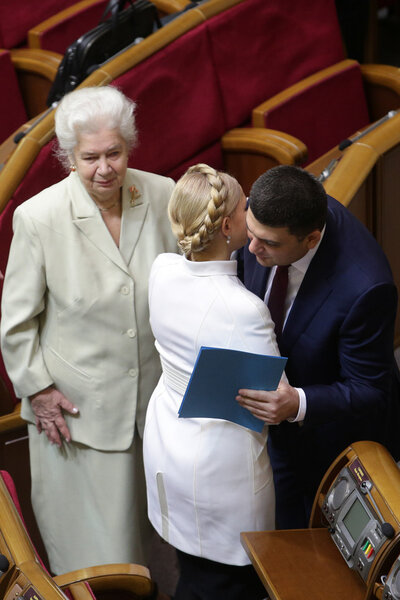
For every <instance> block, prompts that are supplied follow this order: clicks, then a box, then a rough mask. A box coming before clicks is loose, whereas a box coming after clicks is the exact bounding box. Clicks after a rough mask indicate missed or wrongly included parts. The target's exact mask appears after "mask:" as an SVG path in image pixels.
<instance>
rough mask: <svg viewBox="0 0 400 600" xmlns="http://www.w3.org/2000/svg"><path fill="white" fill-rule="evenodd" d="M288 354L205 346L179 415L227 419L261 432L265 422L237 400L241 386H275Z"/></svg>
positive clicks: (201, 349)
mask: <svg viewBox="0 0 400 600" xmlns="http://www.w3.org/2000/svg"><path fill="white" fill-rule="evenodd" d="M286 360H287V359H286V358H283V357H280V356H265V355H262V354H252V353H251V352H241V351H239V350H226V349H223V348H207V347H205V346H202V347H201V348H200V352H199V354H198V356H197V360H196V364H195V366H194V369H193V373H192V376H191V378H190V381H189V384H188V386H187V388H186V392H185V395H184V397H183V400H182V404H181V406H180V409H179V416H180V417H207V418H211V419H225V420H227V421H232V422H233V423H237V424H238V425H242V426H243V427H248V428H249V429H253V430H254V431H258V432H261V431H262V429H263V427H264V422H263V421H261V420H260V419H257V417H255V416H254V415H252V414H251V412H250V411H248V410H247V409H246V408H243V406H240V404H239V403H238V402H237V401H236V400H235V398H236V396H237V393H238V390H240V389H248V390H250V389H253V390H267V391H270V390H276V388H277V387H278V384H279V381H280V379H281V377H282V373H283V370H284V368H285V364H286Z"/></svg>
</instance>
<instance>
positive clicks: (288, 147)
mask: <svg viewBox="0 0 400 600" xmlns="http://www.w3.org/2000/svg"><path fill="white" fill-rule="evenodd" d="M221 144H222V152H223V155H224V166H225V169H226V170H227V171H228V172H229V173H231V174H232V175H234V176H235V177H236V178H237V180H238V181H239V183H240V185H241V186H242V188H243V191H244V193H245V194H248V193H249V191H250V187H251V186H252V184H253V182H254V181H255V180H256V179H257V177H259V176H260V175H261V174H262V173H264V172H265V171H267V170H268V169H270V168H271V167H275V166H277V165H280V164H284V165H299V164H302V163H303V162H304V161H305V160H306V158H307V148H306V146H305V145H304V144H303V142H301V141H300V140H298V139H297V138H295V137H293V136H291V135H289V134H287V133H283V132H281V131H275V130H273V129H266V128H263V127H261V128H258V127H245V128H240V129H231V130H230V131H227V132H226V133H225V134H224V135H223V137H222V138H221Z"/></svg>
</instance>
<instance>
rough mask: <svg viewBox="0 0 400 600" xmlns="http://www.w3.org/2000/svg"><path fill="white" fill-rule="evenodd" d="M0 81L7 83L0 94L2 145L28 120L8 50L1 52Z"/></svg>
mask: <svg viewBox="0 0 400 600" xmlns="http://www.w3.org/2000/svg"><path fill="white" fill-rule="evenodd" d="M0 80H1V81H3V82H7V84H6V85H3V86H2V92H1V94H0V115H1V119H0V144H1V143H2V142H4V140H5V139H6V138H8V136H10V135H11V134H12V133H13V132H14V131H15V130H16V129H17V128H18V127H19V126H20V125H22V124H23V123H25V122H26V121H27V120H28V117H27V114H26V110H25V106H24V103H23V100H22V96H21V91H20V89H19V85H18V79H17V75H16V73H15V69H14V66H13V64H12V62H11V54H10V52H9V51H8V50H0Z"/></svg>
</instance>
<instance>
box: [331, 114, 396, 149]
mask: <svg viewBox="0 0 400 600" xmlns="http://www.w3.org/2000/svg"><path fill="white" fill-rule="evenodd" d="M397 113H398V111H397V110H389V112H388V113H387V114H386V115H385V116H384V117H382V118H381V119H379V120H378V121H375V123H372V125H370V126H369V127H367V128H366V129H364V131H362V132H361V133H359V134H357V135H355V136H354V137H353V139H352V140H349V139H345V140H342V141H341V142H340V144H339V150H340V151H343V150H346V148H348V147H349V146H351V144H353V143H354V142H357V140H360V139H361V138H362V137H364V135H367V133H369V132H370V131H373V130H374V129H376V128H377V127H379V125H382V123H384V122H385V121H387V120H388V119H391V118H392V117H394V116H395V115H397Z"/></svg>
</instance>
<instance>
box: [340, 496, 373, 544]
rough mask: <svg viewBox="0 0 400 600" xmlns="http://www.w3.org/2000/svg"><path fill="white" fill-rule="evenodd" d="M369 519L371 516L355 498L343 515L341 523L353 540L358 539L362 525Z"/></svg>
mask: <svg viewBox="0 0 400 600" xmlns="http://www.w3.org/2000/svg"><path fill="white" fill-rule="evenodd" d="M370 519H371V517H370V516H369V514H368V513H367V511H366V510H365V508H364V507H363V505H362V504H361V502H360V500H359V499H358V498H356V499H355V501H354V502H353V504H352V506H351V507H350V509H349V510H348V512H347V514H346V515H345V516H344V517H343V524H344V525H345V527H346V529H347V531H348V532H349V534H350V535H351V537H352V538H353V541H356V540H358V539H359V537H360V535H361V533H362V531H363V529H364V527H365V526H366V525H367V523H368V522H369V521H370Z"/></svg>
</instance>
